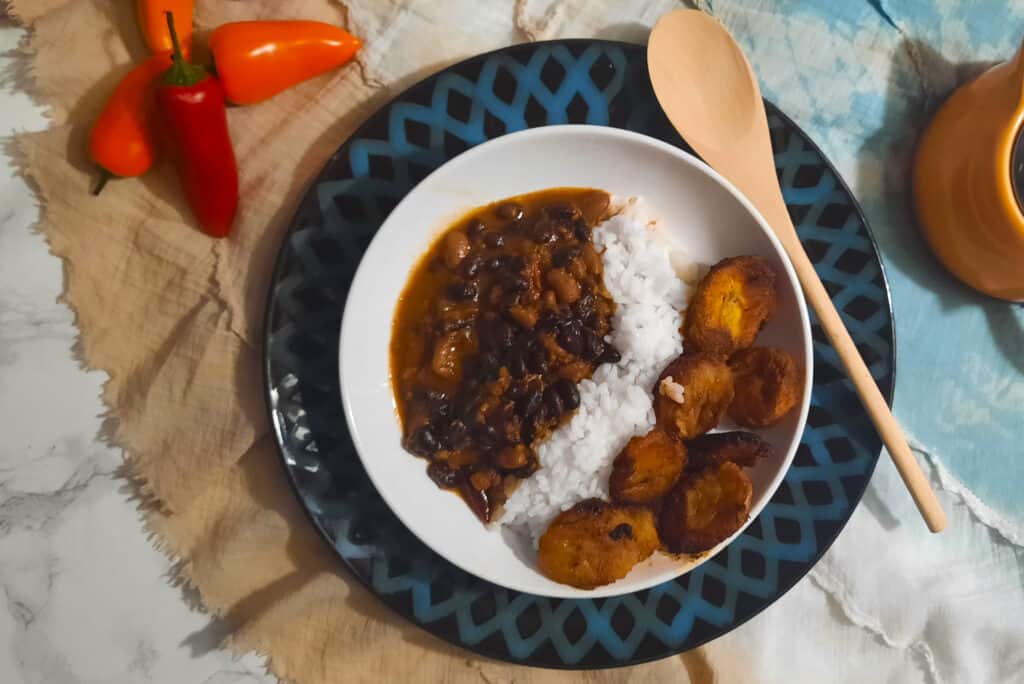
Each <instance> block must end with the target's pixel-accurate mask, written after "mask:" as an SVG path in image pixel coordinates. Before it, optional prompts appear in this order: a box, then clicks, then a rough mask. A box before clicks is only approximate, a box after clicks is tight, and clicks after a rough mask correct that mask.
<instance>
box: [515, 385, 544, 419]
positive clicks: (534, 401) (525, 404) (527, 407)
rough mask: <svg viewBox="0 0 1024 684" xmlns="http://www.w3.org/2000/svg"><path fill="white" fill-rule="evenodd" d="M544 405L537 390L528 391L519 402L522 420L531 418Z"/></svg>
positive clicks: (542, 398) (541, 396)
mask: <svg viewBox="0 0 1024 684" xmlns="http://www.w3.org/2000/svg"><path fill="white" fill-rule="evenodd" d="M543 405H544V397H543V395H542V394H541V393H540V391H539V390H532V391H530V392H529V393H528V394H527V395H526V396H525V397H523V398H522V399H520V400H519V413H520V414H522V416H523V417H524V418H532V417H533V416H535V415H537V412H538V411H540V409H541V406H543Z"/></svg>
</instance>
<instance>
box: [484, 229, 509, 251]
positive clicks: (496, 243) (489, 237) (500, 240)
mask: <svg viewBox="0 0 1024 684" xmlns="http://www.w3.org/2000/svg"><path fill="white" fill-rule="evenodd" d="M483 240H484V244H485V245H487V246H488V247H504V246H505V236H504V235H502V234H501V233H499V232H496V231H493V230H489V231H487V232H486V233H484V237H483Z"/></svg>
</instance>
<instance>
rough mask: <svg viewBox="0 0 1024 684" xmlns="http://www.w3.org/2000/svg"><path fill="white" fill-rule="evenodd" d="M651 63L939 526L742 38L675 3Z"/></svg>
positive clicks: (687, 132)
mask: <svg viewBox="0 0 1024 684" xmlns="http://www.w3.org/2000/svg"><path fill="white" fill-rule="evenodd" d="M647 65H648V68H649V70H650V73H651V83H652V84H653V86H654V92H655V94H656V95H657V97H658V101H659V102H660V103H661V107H662V109H664V110H665V113H666V114H667V115H668V118H669V120H670V121H671V122H672V124H673V125H674V126H675V127H676V130H678V131H679V133H680V134H681V135H682V136H683V138H685V139H686V142H687V143H689V144H690V146H691V147H693V149H694V150H696V152H697V154H699V155H700V156H701V157H703V158H704V161H706V162H707V163H708V164H710V165H711V166H712V167H713V168H714V169H715V170H717V171H718V172H719V173H720V174H722V175H723V176H725V177H726V178H728V179H729V180H730V181H732V183H733V185H735V186H736V187H737V188H738V189H739V190H740V192H742V193H743V194H744V195H746V196H747V198H748V199H749V200H750V201H751V202H753V204H754V205H755V206H756V207H757V208H758V209H759V210H760V211H761V214H762V215H763V216H764V218H765V220H766V221H767V222H768V225H770V226H771V228H772V230H773V231H774V232H775V235H776V237H778V239H779V242H781V243H782V246H783V247H784V248H785V250H786V253H787V254H788V255H789V259H790V261H791V262H792V263H793V269H794V270H795V271H796V274H797V277H798V278H799V279H800V284H801V285H802V286H803V290H804V296H805V297H806V298H807V301H808V302H810V304H811V307H812V308H813V309H814V311H815V313H817V314H818V320H819V321H821V326H822V328H824V329H825V334H827V335H828V338H829V340H830V341H831V343H832V346H833V347H834V348H835V350H836V353H837V354H838V355H839V358H840V359H841V360H842V362H843V365H844V366H845V367H846V372H847V373H848V374H849V376H850V379H851V380H852V381H853V384H854V386H855V387H856V388H857V393H858V394H859V395H860V399H861V401H862V402H863V403H864V407H865V408H866V409H867V411H868V414H869V415H870V416H871V420H872V422H873V423H874V424H875V427H876V428H877V429H878V433H879V435H881V437H882V441H883V442H884V443H885V446H886V448H887V449H888V450H889V454H890V456H892V460H893V462H894V463H895V464H896V469H897V470H898V471H899V473H900V477H902V478H903V482H904V483H905V484H906V486H907V489H908V490H910V495H911V496H912V497H913V498H914V503H916V504H917V508H918V510H920V511H921V515H922V516H923V517H924V520H925V522H926V523H927V524H928V528H929V529H930V530H931V531H932V532H939V531H941V530H942V529H943V528H944V527H945V526H946V515H945V513H944V512H943V511H942V507H941V506H940V505H939V502H938V500H937V499H936V498H935V493H934V492H933V491H932V489H931V486H930V485H929V484H928V479H927V478H926V477H925V475H924V473H923V472H921V468H920V466H919V465H918V463H917V461H916V460H915V459H914V455H913V454H912V453H911V451H910V447H909V446H908V445H907V440H906V438H905V437H904V436H903V432H902V431H901V430H900V426H899V424H898V423H897V422H896V419H895V418H894V417H893V415H892V412H891V411H890V410H889V407H888V405H886V403H885V399H884V398H883V397H882V393H881V392H880V391H879V389H878V386H877V385H876V384H875V381H874V380H873V379H872V377H871V373H870V372H868V368H867V366H866V365H865V364H864V359H862V358H861V356H860V354H859V353H858V352H857V348H856V347H855V346H854V344H853V340H852V339H850V333H849V332H848V331H847V330H846V327H845V326H844V325H843V322H842V320H841V319H840V318H839V314H838V313H837V312H836V309H835V306H833V304H832V300H831V298H829V295H828V292H827V291H826V290H825V287H824V286H823V285H822V284H821V280H820V279H819V278H818V274H817V273H815V272H814V266H813V265H812V264H811V261H810V259H808V258H807V254H806V253H805V252H804V249H803V247H802V246H801V245H800V240H799V239H798V238H797V235H796V229H794V228H793V222H792V220H790V218H789V212H788V211H787V210H786V203H785V202H784V201H783V199H782V191H781V190H780V188H779V183H778V180H777V178H776V176H775V163H774V161H773V159H772V147H771V142H770V140H769V137H768V120H767V118H766V117H765V112H764V102H763V101H762V100H761V90H760V89H759V88H758V85H757V78H756V77H755V76H754V72H753V70H752V69H751V68H750V63H749V62H748V61H747V58H746V57H745V56H744V55H743V51H742V50H741V49H740V46H739V45H737V44H736V41H735V40H734V39H733V37H732V36H731V35H729V32H728V31H727V30H726V29H725V27H724V26H722V25H721V24H720V23H719V22H718V21H717V20H716V19H714V18H713V17H710V16H708V15H706V14H704V13H703V12H699V11H697V10H677V11H675V12H672V13H670V14H667V15H665V16H664V17H662V18H661V19H660V20H659V21H658V23H657V25H655V27H654V31H653V32H652V33H651V38H650V42H649V44H648V46H647Z"/></svg>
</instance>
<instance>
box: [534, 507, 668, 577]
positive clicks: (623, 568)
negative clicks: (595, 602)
mask: <svg viewBox="0 0 1024 684" xmlns="http://www.w3.org/2000/svg"><path fill="white" fill-rule="evenodd" d="M660 543H661V542H660V541H659V540H658V530H657V527H656V525H655V522H654V514H653V513H652V512H651V511H650V510H649V509H647V508H644V507H642V506H627V505H621V504H612V503H608V502H607V501H601V500H600V499H587V500H586V501H581V502H580V503H578V504H576V505H575V506H573V507H572V508H570V509H569V510H567V511H563V512H562V513H560V514H559V515H558V516H557V517H556V518H555V519H554V520H552V521H551V524H550V525H548V529H547V531H545V532H544V534H543V536H541V538H540V544H539V548H538V550H537V567H538V568H539V569H540V571H541V572H542V573H543V574H544V576H545V577H547V578H549V579H552V580H554V581H555V582H561V583H562V584H568V585H571V586H574V587H577V588H579V589H593V588H594V587H599V586H601V585H603V584H609V583H611V582H614V581H615V580H618V579H622V578H623V577H625V576H626V575H627V574H628V573H629V571H630V570H631V569H632V567H633V566H634V565H636V564H637V563H639V562H640V561H642V560H644V559H645V558H647V557H648V556H650V555H651V554H652V553H654V551H655V550H656V549H657V548H658V547H659V546H660Z"/></svg>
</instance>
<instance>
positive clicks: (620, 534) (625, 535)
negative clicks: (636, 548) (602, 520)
mask: <svg viewBox="0 0 1024 684" xmlns="http://www.w3.org/2000/svg"><path fill="white" fill-rule="evenodd" d="M608 536H609V537H611V538H612V539H614V540H615V541H618V540H620V539H632V538H633V528H632V527H630V526H629V523H622V524H621V525H619V526H618V527H616V528H615V529H614V530H612V531H611V532H609V533H608Z"/></svg>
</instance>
